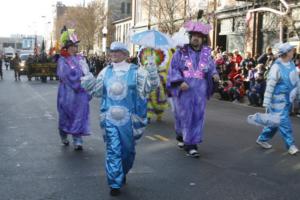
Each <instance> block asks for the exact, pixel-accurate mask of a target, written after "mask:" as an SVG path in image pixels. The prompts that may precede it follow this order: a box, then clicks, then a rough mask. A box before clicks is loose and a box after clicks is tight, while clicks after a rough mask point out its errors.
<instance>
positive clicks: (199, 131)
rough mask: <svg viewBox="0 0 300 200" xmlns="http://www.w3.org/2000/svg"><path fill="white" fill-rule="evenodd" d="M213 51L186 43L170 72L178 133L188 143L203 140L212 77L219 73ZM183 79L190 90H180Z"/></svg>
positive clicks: (169, 84)
mask: <svg viewBox="0 0 300 200" xmlns="http://www.w3.org/2000/svg"><path fill="white" fill-rule="evenodd" d="M210 52H211V50H210V48H209V47H203V48H202V50H201V52H196V51H194V50H193V49H192V48H191V47H189V46H188V45H186V46H185V47H183V48H182V49H178V50H177V51H176V52H175V54H174V56H173V58H172V61H171V66H170V69H169V72H168V78H167V81H168V82H167V87H168V89H169V91H170V92H171V94H172V97H173V100H174V106H175V120H176V124H175V129H176V133H177V134H178V135H182V136H183V141H184V143H185V144H187V145H195V144H198V143H201V141H202V136H203V126H204V116H205V109H206V101H207V100H208V99H209V98H210V96H211V95H212V93H213V79H212V77H213V75H215V74H217V70H216V66H215V63H214V61H213V59H212V58H211V55H210ZM183 81H184V82H186V83H187V84H188V85H189V89H188V90H186V91H181V90H179V85H180V83H182V82H183Z"/></svg>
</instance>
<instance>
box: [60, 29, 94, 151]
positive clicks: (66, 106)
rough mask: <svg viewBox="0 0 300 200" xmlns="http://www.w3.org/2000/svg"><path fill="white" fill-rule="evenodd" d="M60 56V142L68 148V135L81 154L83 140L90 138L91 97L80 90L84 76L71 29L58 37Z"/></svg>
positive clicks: (82, 89)
mask: <svg viewBox="0 0 300 200" xmlns="http://www.w3.org/2000/svg"><path fill="white" fill-rule="evenodd" d="M61 43H62V45H63V47H62V49H61V55H60V57H59V59H58V64H57V76H58V77H59V86H58V95H57V110H58V117H59V120H58V121H59V122H58V129H59V134H60V137H61V141H62V143H63V144H64V145H66V146H68V145H69V141H68V138H67V137H68V135H72V137H73V144H74V149H75V150H82V149H83V148H82V145H83V139H82V136H87V135H90V127H89V100H90V99H91V96H90V95H89V94H88V93H87V92H86V91H85V90H84V88H82V87H81V85H80V84H81V80H80V78H81V76H83V73H82V70H81V66H80V62H81V61H82V60H83V59H84V58H83V57H82V56H80V55H78V54H77V52H78V43H79V41H78V39H77V36H76V34H75V31H74V30H73V29H68V30H64V31H63V32H62V35H61Z"/></svg>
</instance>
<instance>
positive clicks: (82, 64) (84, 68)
mask: <svg viewBox="0 0 300 200" xmlns="http://www.w3.org/2000/svg"><path fill="white" fill-rule="evenodd" d="M79 64H80V67H81V70H82V72H83V74H84V75H87V74H89V73H90V68H89V65H88V64H87V63H86V61H85V60H84V59H82V60H80V61H79Z"/></svg>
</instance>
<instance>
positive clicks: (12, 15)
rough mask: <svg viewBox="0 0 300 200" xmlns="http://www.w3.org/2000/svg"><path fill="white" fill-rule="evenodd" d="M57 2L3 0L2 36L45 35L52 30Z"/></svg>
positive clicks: (74, 0)
mask: <svg viewBox="0 0 300 200" xmlns="http://www.w3.org/2000/svg"><path fill="white" fill-rule="evenodd" d="M83 1H84V0H61V2H62V3H64V4H65V5H78V4H82V3H83ZM89 1H91V0H85V2H86V3H87V2H89ZM56 2H57V0H1V10H0V25H1V26H0V37H3V36H6V37H8V36H10V35H11V34H27V35H28V34H39V35H43V34H45V33H46V32H50V30H51V29H52V27H53V16H54V15H55V5H56ZM42 16H44V17H42ZM48 22H51V24H49V23H48Z"/></svg>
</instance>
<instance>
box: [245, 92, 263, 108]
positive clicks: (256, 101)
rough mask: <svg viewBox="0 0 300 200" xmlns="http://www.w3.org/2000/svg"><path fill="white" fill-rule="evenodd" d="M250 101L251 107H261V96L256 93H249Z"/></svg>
mask: <svg viewBox="0 0 300 200" xmlns="http://www.w3.org/2000/svg"><path fill="white" fill-rule="evenodd" d="M247 96H248V99H249V102H250V104H251V105H255V106H260V105H261V102H262V98H261V97H260V94H258V93H256V92H248V95H247Z"/></svg>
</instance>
